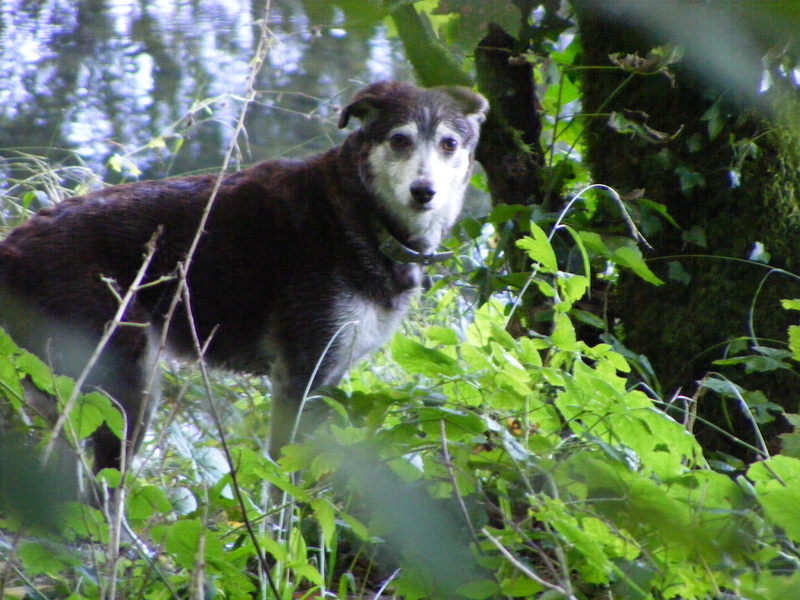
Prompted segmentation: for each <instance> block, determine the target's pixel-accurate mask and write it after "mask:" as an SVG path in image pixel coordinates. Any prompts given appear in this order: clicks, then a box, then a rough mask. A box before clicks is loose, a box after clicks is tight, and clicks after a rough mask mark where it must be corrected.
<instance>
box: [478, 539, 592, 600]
mask: <svg viewBox="0 0 800 600" xmlns="http://www.w3.org/2000/svg"><path fill="white" fill-rule="evenodd" d="M481 533H482V534H483V535H485V536H486V538H487V539H488V540H489V541H490V542H491V543H492V545H493V546H494V547H495V548H497V549H498V550H499V551H500V554H502V555H503V556H505V557H506V559H508V562H510V563H511V564H512V565H513V566H514V567H515V568H516V569H517V570H518V571H520V572H521V573H522V574H523V575H525V576H526V577H529V578H530V579H533V580H534V581H535V582H536V583H538V584H539V585H541V586H543V587H546V588H547V589H548V590H553V591H554V592H558V593H559V594H561V595H562V596H565V597H566V598H569V599H570V600H577V598H576V597H575V594H573V593H572V592H571V591H569V590H567V589H565V588H563V587H561V586H560V585H558V584H555V583H550V582H549V581H547V580H546V579H542V578H541V577H539V576H538V575H537V574H536V573H534V572H533V571H531V570H530V569H529V568H528V567H526V566H525V565H523V564H522V563H521V562H520V561H519V560H518V559H517V557H516V556H514V555H513V554H511V551H510V550H508V549H507V548H506V547H505V546H503V544H501V543H500V540H498V539H497V538H496V537H494V536H493V535H492V534H491V533H489V531H488V530H487V529H486V528H485V527H484V528H482V529H481Z"/></svg>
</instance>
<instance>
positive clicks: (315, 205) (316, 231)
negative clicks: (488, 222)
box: [0, 81, 489, 472]
mask: <svg viewBox="0 0 800 600" xmlns="http://www.w3.org/2000/svg"><path fill="white" fill-rule="evenodd" d="M488 108H489V107H488V103H487V101H486V100H485V98H484V97H483V96H481V95H480V94H478V93H476V92H473V91H471V90H470V89H468V88H464V87H458V86H451V87H438V88H431V89H422V88H419V87H416V86H414V85H412V84H409V83H402V82H396V81H383V82H378V83H373V84H371V85H369V86H367V87H366V88H364V89H362V90H361V91H360V92H358V93H357V94H356V95H355V97H354V98H353V100H352V101H351V102H350V104H348V105H347V106H346V107H345V108H344V109H343V110H342V112H341V116H340V119H339V127H340V128H344V127H346V126H347V125H348V123H349V122H350V120H351V119H353V118H355V119H359V120H360V121H361V126H360V128H358V129H357V130H356V131H354V132H353V133H351V134H350V135H349V136H348V137H347V138H346V139H345V141H344V142H343V143H342V145H340V146H338V147H335V148H333V149H331V150H329V151H328V152H326V153H323V154H320V155H317V156H314V157H311V158H309V159H307V160H303V161H290V160H270V161H266V162H263V163H260V164H257V165H255V166H253V167H251V168H249V169H246V170H243V171H239V172H236V173H233V174H229V175H225V176H224V177H223V178H222V179H221V181H219V182H218V181H217V177H215V176H213V175H197V176H188V177H177V178H169V179H164V180H160V181H141V182H134V183H128V184H123V185H118V186H113V187H109V188H106V189H102V190H99V191H95V192H92V193H89V194H86V195H84V196H81V197H76V198H71V199H68V200H65V201H63V202H60V203H59V204H57V205H56V206H55V207H51V208H47V209H44V210H42V211H40V212H39V213H37V214H36V215H34V216H33V217H32V218H31V219H30V220H28V221H27V222H26V223H24V224H23V225H21V226H19V227H18V228H16V229H15V230H13V231H12V232H11V233H10V234H9V235H8V236H7V237H6V239H5V240H3V241H2V242H0V325H2V326H3V327H4V328H5V329H6V330H7V332H8V333H9V334H10V335H11V336H12V338H14V339H15V340H16V341H17V342H18V343H19V344H20V345H21V346H22V347H24V348H26V349H27V350H29V351H31V352H33V353H34V354H37V355H38V356H40V357H41V358H42V359H43V360H45V362H47V363H48V364H50V365H51V366H52V368H53V370H54V371H55V372H57V373H61V374H66V375H70V376H73V377H76V376H77V375H78V374H79V373H80V372H81V371H82V370H83V368H84V367H85V365H86V363H87V360H88V359H89V356H90V355H91V353H92V351H93V350H94V348H95V346H96V345H97V342H98V340H100V338H101V336H102V335H103V333H104V331H105V329H106V327H107V326H108V324H109V322H111V321H112V319H113V317H114V315H115V313H116V312H117V310H118V309H119V308H120V300H119V298H120V296H121V295H122V294H124V293H125V292H126V291H127V290H129V289H130V288H131V285H132V284H133V283H134V281H135V277H136V275H137V272H139V271H140V269H141V268H142V264H143V257H144V255H145V253H146V246H147V245H148V242H149V240H151V238H152V239H153V240H154V242H152V244H154V245H152V244H151V245H152V247H153V252H152V253H151V254H152V256H151V261H150V263H149V264H148V265H147V269H146V272H145V275H144V278H143V279H142V282H141V284H140V285H138V286H137V287H136V288H135V289H134V292H135V293H134V295H133V297H132V300H131V301H130V303H129V304H128V305H127V308H126V310H125V313H124V318H123V320H124V323H123V324H122V325H121V326H119V327H118V328H116V330H115V331H114V332H113V335H112V337H111V338H110V340H109V342H108V345H107V346H106V348H105V350H104V351H103V353H102V355H101V358H100V360H99V361H98V362H97V363H96V364H95V365H94V366H93V368H92V370H91V372H90V375H89V377H88V379H87V384H86V385H87V387H91V388H96V389H100V390H102V391H103V392H105V393H106V394H107V395H109V396H110V397H111V398H112V399H114V400H115V401H116V402H117V403H118V404H119V406H121V408H122V409H123V410H124V413H125V416H126V419H127V421H126V422H127V430H126V432H127V433H126V441H125V443H127V444H128V446H127V448H126V454H125V456H128V457H130V456H132V455H133V454H134V453H135V452H136V450H137V448H138V447H139V445H140V443H141V439H142V437H143V435H144V432H145V431H146V429H147V426H148V423H149V422H150V419H151V416H152V413H153V409H154V407H155V406H156V403H157V400H158V389H157V382H156V385H155V386H153V385H150V384H151V383H152V381H151V378H152V377H154V375H153V374H154V373H155V372H156V371H157V365H156V364H155V362H156V356H157V354H158V353H157V350H158V345H159V340H160V339H161V335H162V333H164V331H165V329H166V331H167V334H166V339H167V340H168V349H169V351H170V352H171V353H172V354H174V355H176V356H183V357H188V358H197V357H198V354H197V349H196V348H197V346H196V342H197V341H199V344H200V345H202V346H203V347H204V351H203V357H204V359H205V360H207V361H208V363H209V364H211V365H212V366H218V367H221V368H223V369H231V370H234V371H241V372H249V373H253V374H258V375H268V376H269V378H270V381H271V384H272V416H271V431H270V441H269V451H270V455H271V456H272V457H273V458H274V459H277V457H278V456H279V453H280V451H281V449H282V448H283V446H284V445H286V444H287V443H289V442H290V440H291V439H292V437H291V436H292V431H293V428H294V424H295V420H296V419H297V417H298V412H299V409H300V406H301V401H302V399H303V398H304V396H305V395H306V394H307V393H308V390H313V389H314V388H317V387H320V386H323V385H335V384H336V383H338V382H339V380H340V379H341V378H342V377H343V376H344V374H345V373H346V371H347V369H348V368H349V367H350V366H351V365H352V364H353V363H354V362H355V361H356V360H358V359H359V358H360V357H362V356H364V355H366V354H367V353H369V352H372V351H374V350H375V349H377V348H378V347H380V346H381V345H382V344H383V343H384V342H385V341H386V340H387V339H388V338H389V337H390V336H391V335H392V333H393V332H394V331H395V330H396V329H397V327H398V326H399V324H400V322H401V320H402V319H403V317H404V315H405V314H406V311H407V310H408V307H409V303H410V302H411V300H412V298H413V297H414V295H415V294H416V293H417V291H418V290H419V288H420V284H421V281H422V278H423V275H422V267H423V266H425V265H427V264H430V263H431V262H435V261H438V260H442V259H443V258H445V257H446V256H447V255H446V254H444V253H439V252H437V248H438V247H439V245H440V242H441V241H442V239H443V236H445V235H446V234H447V232H448V230H449V228H450V227H451V226H452V225H453V223H454V221H455V219H456V218H457V216H458V214H459V212H460V210H461V207H462V203H463V196H464V192H465V189H466V186H467V184H468V180H469V177H470V174H471V170H472V162H473V157H474V152H475V148H476V145H477V143H478V138H479V134H480V127H481V123H482V122H483V121H484V119H485V116H486V113H487V111H488ZM216 184H219V187H218V190H217V191H216V195H215V196H214V200H213V203H212V204H211V209H210V212H209V214H208V218H207V221H206V222H205V223H204V225H203V227H202V232H201V234H200V236H199V243H198V245H197V247H196V251H195V252H194V254H193V256H192V257H191V261H190V262H189V263H188V266H187V267H186V270H185V281H186V287H187V288H188V295H183V296H181V301H180V303H179V305H178V310H177V311H176V312H175V313H174V314H173V316H172V318H171V319H168V317H167V315H168V313H169V309H170V306H171V304H173V299H174V298H175V295H176V290H178V281H179V265H183V263H184V261H186V259H187V254H188V253H189V249H190V247H191V245H192V243H193V240H194V238H195V236H196V233H197V231H198V228H199V227H200V225H201V217H202V215H203V213H204V210H205V209H206V207H207V205H208V204H209V198H210V197H211V196H212V190H213V189H214V188H215V185H216ZM154 234H156V235H155V237H153V236H154ZM187 298H188V305H187ZM132 324H133V325H132ZM148 388H150V389H148ZM93 444H94V469H95V471H96V472H98V471H100V470H102V469H105V468H117V469H119V468H120V467H121V456H122V454H121V453H122V444H123V441H122V440H120V439H119V438H118V437H117V436H116V435H115V434H114V433H112V432H111V430H110V429H108V427H106V426H105V425H103V426H101V428H99V429H98V430H97V431H96V432H95V433H94V434H93Z"/></svg>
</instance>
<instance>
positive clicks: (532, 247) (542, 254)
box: [517, 221, 558, 273]
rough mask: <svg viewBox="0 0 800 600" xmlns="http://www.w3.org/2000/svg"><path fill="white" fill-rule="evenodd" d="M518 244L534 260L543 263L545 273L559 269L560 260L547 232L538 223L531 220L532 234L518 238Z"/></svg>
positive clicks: (542, 268) (542, 267)
mask: <svg viewBox="0 0 800 600" xmlns="http://www.w3.org/2000/svg"><path fill="white" fill-rule="evenodd" d="M517 246H518V247H519V248H521V249H522V250H525V251H526V252H527V253H528V256H530V257H531V259H532V260H534V261H536V262H538V263H539V264H540V265H541V270H542V271H544V272H545V273H555V272H557V271H558V260H557V259H556V253H555V251H554V250H553V247H552V246H551V245H550V240H549V239H547V234H546V233H545V232H544V230H543V229H542V228H541V227H539V226H538V225H537V224H536V223H534V222H532V221H531V236H529V237H524V238H522V239H521V240H517Z"/></svg>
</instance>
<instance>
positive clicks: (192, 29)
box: [0, 0, 413, 195]
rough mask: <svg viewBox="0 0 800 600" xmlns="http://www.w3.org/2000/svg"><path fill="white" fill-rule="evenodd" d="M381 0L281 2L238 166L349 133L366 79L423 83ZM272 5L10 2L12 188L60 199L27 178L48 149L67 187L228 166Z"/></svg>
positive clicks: (6, 184) (0, 57)
mask: <svg viewBox="0 0 800 600" xmlns="http://www.w3.org/2000/svg"><path fill="white" fill-rule="evenodd" d="M377 4H378V5H379V4H380V3H379V2H378V3H377ZM375 6H376V4H375V3H373V2H369V1H367V2H364V1H362V2H355V1H353V0H349V1H342V2H329V1H327V0H306V1H305V2H303V1H300V0H273V1H272V3H271V8H270V11H269V14H268V24H269V29H270V32H271V37H270V50H269V54H268V56H267V60H266V62H265V65H264V67H263V69H262V70H261V72H260V74H259V76H258V80H257V84H256V89H257V91H258V94H257V98H256V102H255V103H253V104H252V105H251V106H250V108H249V110H248V114H247V119H246V122H245V125H246V127H245V129H246V132H245V135H243V136H242V137H241V138H240V139H239V140H238V145H237V152H236V154H235V155H234V158H235V164H234V166H244V165H246V164H249V163H252V162H255V161H259V160H264V159H267V158H274V157H277V156H294V157H299V156H306V155H308V154H310V153H313V152H318V151H322V150H325V149H327V148H329V147H331V146H332V145H334V144H336V143H338V142H339V141H340V140H341V139H342V133H341V132H339V131H338V130H337V128H336V112H337V108H338V105H339V104H340V103H342V102H344V101H346V100H347V99H348V98H349V97H350V96H351V95H352V93H353V92H354V91H355V89H357V88H358V87H360V85H361V84H362V83H364V82H370V81H374V80H377V79H382V78H390V77H396V78H400V79H405V80H411V79H413V76H412V72H411V70H410V67H409V66H408V65H407V64H406V62H405V59H404V57H403V54H402V52H401V46H400V43H399V41H398V40H396V39H390V38H389V36H388V34H387V29H386V27H385V26H384V24H383V23H382V21H380V20H379V19H378V20H376V18H375V17H376V16H379V15H378V14H377V13H376V12H375V11H374V8H375ZM260 7H261V5H260V3H258V2H254V3H253V4H252V5H251V4H249V3H245V2H240V1H239V0H202V1H199V0H195V1H183V0H182V1H177V2H176V1H174V0H106V1H102V0H85V1H79V2H75V1H73V0H42V1H38V2H32V1H30V0H0V193H5V194H9V193H10V194H11V195H19V194H22V193H23V192H24V191H26V190H28V189H37V190H40V192H42V190H43V193H45V194H58V193H60V192H59V191H58V189H57V188H58V186H57V185H55V183H54V182H50V183H53V185H52V186H51V185H45V184H44V183H43V181H42V180H40V178H37V177H35V176H33V178H32V179H28V178H30V177H31V176H32V175H31V174H32V173H35V172H36V169H37V168H39V165H40V162H39V157H44V158H45V159H46V160H47V163H48V164H49V165H50V166H54V167H56V169H57V174H58V175H57V179H58V181H59V184H60V185H65V186H66V187H67V188H70V187H75V186H76V185H79V184H81V183H82V182H84V181H86V179H87V177H88V176H89V174H90V173H91V174H94V175H97V176H99V177H100V178H102V179H104V180H106V181H109V182H112V183H117V182H120V181H124V180H130V179H137V178H139V179H141V178H156V177H163V176H167V175H175V174H183V173H189V172H196V171H199V170H209V169H214V168H217V167H218V166H219V165H220V164H221V163H222V160H223V156H224V154H225V152H226V150H227V148H228V146H229V145H230V143H231V141H232V132H233V126H234V123H235V121H236V119H237V118H238V116H239V113H240V111H241V108H242V97H243V95H244V93H245V91H246V81H247V77H248V74H249V70H250V61H251V59H252V57H253V54H254V51H255V47H256V44H257V41H258V36H259V30H258V24H257V22H256V20H257V19H259V18H260V17H261V11H262V10H263V9H262V8H260ZM112 157H114V158H113V159H112ZM110 159H111V160H110ZM45 183H46V182H45ZM40 195H41V193H40Z"/></svg>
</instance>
